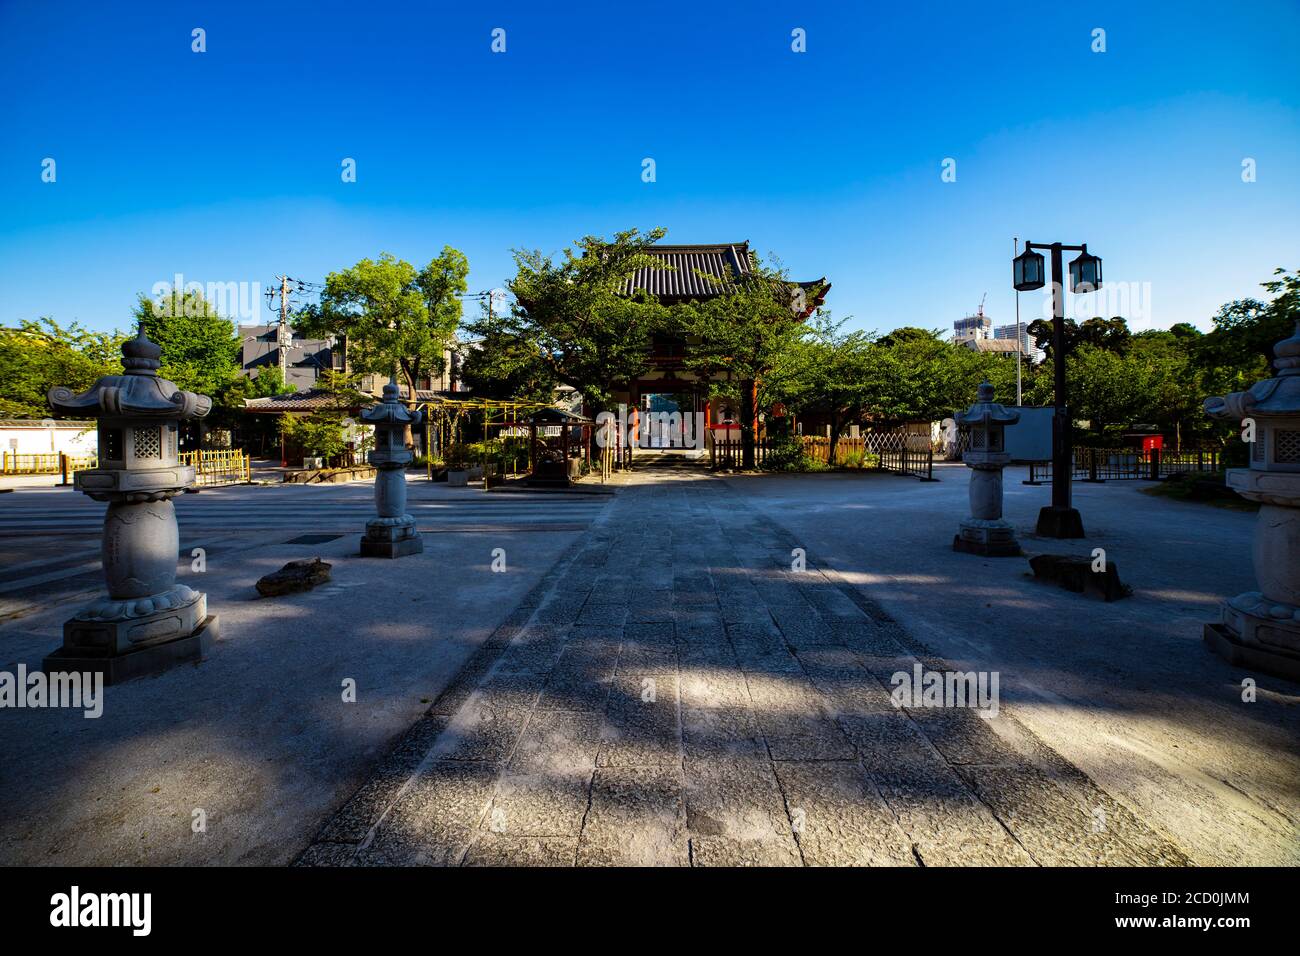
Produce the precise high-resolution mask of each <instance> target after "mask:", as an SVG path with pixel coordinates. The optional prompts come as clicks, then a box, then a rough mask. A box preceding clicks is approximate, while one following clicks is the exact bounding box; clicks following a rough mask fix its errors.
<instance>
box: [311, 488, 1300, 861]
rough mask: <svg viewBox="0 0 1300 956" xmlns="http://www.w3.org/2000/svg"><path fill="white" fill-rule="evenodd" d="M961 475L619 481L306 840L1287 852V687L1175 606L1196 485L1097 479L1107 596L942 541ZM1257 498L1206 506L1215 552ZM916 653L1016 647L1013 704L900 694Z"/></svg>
mask: <svg viewBox="0 0 1300 956" xmlns="http://www.w3.org/2000/svg"><path fill="white" fill-rule="evenodd" d="M942 477H943V478H944V479H946V480H945V482H944V483H941V484H930V485H919V484H918V483H916V482H915V481H914V480H910V479H896V478H892V477H888V476H875V475H855V476H843V477H840V476H806V477H791V478H786V477H770V478H740V479H732V480H729V481H723V480H720V479H716V478H710V477H708V476H707V475H706V474H704V473H702V472H698V471H694V470H690V469H680V468H679V469H678V470H676V471H673V472H656V471H654V470H649V471H641V472H638V473H637V474H635V475H633V476H631V477H630V478H626V479H624V480H625V481H626V487H625V488H624V490H623V491H622V493H621V494H620V495H619V497H618V498H617V499H616V500H615V502H614V503H613V505H612V506H611V508H610V510H609V511H607V512H606V513H605V514H604V515H602V517H601V519H600V520H599V521H598V523H597V524H596V525H595V526H594V527H593V529H592V532H591V533H590V534H589V535H588V536H586V537H585V538H584V540H583V542H581V543H580V545H578V546H577V547H576V548H575V551H574V553H572V554H571V555H569V556H568V557H567V559H566V560H565V561H563V562H561V563H560V564H558V565H557V566H556V567H555V568H554V569H553V570H552V571H551V572H550V573H549V574H548V575H547V576H546V577H545V578H544V579H543V580H542V582H541V583H540V584H539V585H538V587H536V588H534V589H533V591H532V592H531V593H530V595H529V597H528V599H527V601H526V602H525V605H524V607H523V608H522V609H521V611H520V614H519V616H518V618H517V619H516V620H515V621H513V622H510V623H508V624H507V625H505V626H503V627H502V628H499V629H498V631H497V632H496V633H494V634H493V635H492V637H491V638H490V639H489V640H488V641H487V642H486V643H485V644H484V645H483V646H482V647H481V648H480V650H479V652H477V653H476V654H475V656H474V658H473V659H472V660H471V662H470V664H469V666H467V668H466V669H465V670H464V671H463V672H462V673H461V675H459V676H458V678H457V680H456V681H455V682H454V683H453V684H452V685H450V686H449V687H448V688H447V690H446V691H445V692H444V693H443V695H442V696H440V698H439V699H438V700H437V701H436V702H435V704H434V706H433V707H431V708H430V709H429V711H428V713H427V714H426V715H425V716H424V717H423V718H422V719H421V720H420V721H419V722H417V723H416V724H415V725H413V726H412V728H411V729H410V731H409V732H408V734H407V736H406V737H405V738H404V740H403V741H402V743H401V744H400V745H399V746H398V747H397V748H395V749H394V751H392V752H391V753H390V754H389V755H388V756H387V757H386V758H385V759H384V760H383V761H382V762H381V764H380V765H379V767H378V769H377V770H376V772H375V774H374V775H373V776H372V777H371V779H370V780H369V782H367V784H366V785H365V786H364V787H363V788H361V790H359V791H358V793H357V794H356V795H355V796H354V797H353V799H352V800H350V801H349V802H348V804H347V805H346V806H345V807H344V808H343V810H342V811H341V812H340V813H339V814H338V815H337V816H336V817H335V818H334V819H333V820H331V821H330V823H328V824H327V825H326V826H325V828H324V829H323V830H322V831H321V832H320V834H318V836H317V839H316V840H315V841H314V842H313V843H312V845H311V846H310V847H309V848H308V849H307V851H306V853H305V854H304V855H303V858H302V860H301V862H302V863H303V864H305V865H393V864H399V865H404V864H434V865H476V864H503V863H510V864H520V863H523V864H550V865H573V864H578V865H589V864H592V865H600V864H611V863H613V864H662V865H719V864H721V865H737V864H760V865H762V864H772V865H787V864H788V865H799V864H805V865H819V864H869V865H918V864H921V865H951V864H1013V865H1033V864H1044V865H1094V864H1128V865H1150V864H1156V865H1186V864H1188V863H1194V862H1199V863H1217V862H1237V863H1282V862H1295V852H1296V841H1295V830H1294V821H1295V811H1296V803H1295V782H1296V780H1297V775H1296V773H1295V769H1296V760H1295V754H1294V751H1293V749H1292V748H1293V745H1294V735H1293V734H1294V729H1295V711H1294V707H1293V701H1294V697H1292V696H1290V695H1292V694H1294V691H1295V688H1294V687H1284V686H1279V685H1278V684H1277V683H1276V682H1271V681H1268V680H1267V679H1264V678H1262V677H1261V678H1260V686H1261V693H1260V701H1259V702H1257V703H1256V704H1253V705H1249V708H1248V707H1246V705H1239V704H1235V703H1234V701H1233V699H1232V697H1231V695H1230V693H1229V692H1230V691H1233V688H1234V687H1236V682H1237V680H1238V678H1239V675H1237V674H1236V673H1234V672H1233V671H1232V669H1231V668H1228V667H1227V666H1226V665H1224V664H1222V662H1219V661H1218V660H1217V658H1212V657H1209V656H1208V655H1207V654H1206V653H1205V652H1204V651H1203V649H1202V648H1201V647H1200V645H1199V630H1196V631H1194V634H1193V637H1192V638H1190V639H1187V640H1183V641H1181V643H1180V642H1178V641H1177V640H1175V639H1174V636H1173V635H1175V634H1176V633H1178V629H1177V627H1176V626H1175V623H1174V622H1173V621H1167V620H1165V619H1166V618H1168V617H1169V616H1170V615H1171V614H1172V615H1173V616H1174V617H1175V618H1187V619H1188V620H1193V619H1194V620H1195V621H1196V622H1198V626H1199V620H1201V619H1203V618H1204V617H1205V616H1206V615H1207V614H1210V613H1211V612H1212V604H1213V600H1214V599H1216V595H1213V594H1211V593H1209V592H1208V591H1198V590H1196V588H1197V582H1196V580H1195V579H1193V580H1188V579H1187V578H1186V576H1185V575H1184V576H1180V575H1179V569H1180V568H1183V567H1184V561H1183V560H1182V559H1181V557H1178V558H1175V557H1171V555H1172V553H1173V551H1174V549H1175V548H1176V547H1179V546H1180V545H1181V542H1182V540H1183V538H1184V537H1196V535H1189V534H1188V532H1187V531H1186V530H1184V529H1185V523H1184V522H1179V521H1176V520H1171V519H1170V517H1169V516H1175V517H1178V516H1181V515H1182V514H1184V512H1180V511H1178V510H1177V509H1179V508H1183V507H1193V506H1175V505H1172V504H1166V503H1163V502H1155V501H1149V500H1148V499H1146V498H1144V497H1135V495H1136V489H1133V488H1128V487H1124V486H1119V485H1115V486H1107V487H1104V488H1102V487H1093V488H1089V489H1088V490H1087V491H1086V493H1085V494H1084V495H1081V502H1080V504H1081V506H1082V507H1085V511H1084V514H1085V518H1087V517H1088V516H1089V515H1091V520H1092V533H1093V534H1094V536H1095V541H1096V542H1104V543H1105V545H1106V546H1108V547H1110V548H1112V549H1113V550H1114V551H1115V555H1114V557H1113V560H1117V561H1120V562H1121V564H1120V566H1121V569H1123V568H1124V567H1125V564H1124V561H1125V560H1131V562H1132V568H1133V573H1132V574H1130V577H1132V578H1134V579H1135V581H1136V583H1137V584H1138V585H1139V590H1138V593H1137V594H1136V595H1135V596H1134V597H1133V598H1132V599H1130V600H1129V601H1128V602H1125V603H1123V604H1117V605H1113V606H1105V605H1101V604H1097V603H1092V602H1090V601H1087V600H1086V599H1084V598H1082V597H1080V596H1075V595H1067V594H1065V593H1064V592H1060V593H1058V592H1056V591H1053V590H1051V589H1048V588H1046V587H1045V586H1040V585H1038V584H1034V583H1031V582H1029V581H1026V580H1023V578H1022V575H1023V570H1024V569H1025V567H1026V565H1025V564H1024V562H1023V559H1019V560H1016V559H1011V560H1003V561H983V560H981V559H977V558H976V559H970V558H964V557H959V556H957V555H953V554H951V552H950V551H947V550H946V549H947V548H949V547H950V546H951V537H952V529H953V528H955V524H956V520H957V518H958V517H959V516H960V515H961V513H962V499H963V498H964V495H965V472H964V471H963V470H957V469H953V470H950V471H946V472H945V473H944V474H943V475H942ZM1044 495H1045V489H1041V488H1040V489H1034V490H1032V491H1031V490H1029V489H1025V490H1024V491H1020V490H1013V492H1012V498H1013V502H1012V509H1011V511H1012V516H1013V518H1014V519H1015V520H1016V521H1017V522H1019V523H1023V522H1024V521H1025V520H1027V519H1026V517H1025V515H1026V514H1028V512H1027V511H1026V510H1025V509H1026V508H1031V507H1032V508H1033V509H1035V510H1036V507H1037V499H1038V498H1041V497H1043V496H1044ZM1103 500H1104V501H1105V502H1106V504H1097V502H1099V501H1103ZM1090 506H1091V507H1090ZM1148 508H1149V509H1151V511H1152V512H1153V513H1154V514H1155V515H1156V517H1155V518H1150V517H1142V518H1135V517H1133V516H1132V515H1133V513H1135V512H1136V511H1137V510H1138V509H1141V510H1142V511H1143V512H1144V513H1145V511H1146V509H1148ZM1170 509H1173V510H1170ZM890 512H893V513H890ZM886 513H889V514H888V516H887V517H886ZM1185 514H1187V515H1188V516H1195V515H1199V514H1200V512H1198V511H1192V512H1186V513H1185ZM1125 515H1130V517H1128V518H1126V517H1124V516H1125ZM1249 520H1250V516H1242V515H1235V514H1228V513H1222V512H1213V511H1212V512H1210V513H1209V514H1207V515H1205V516H1204V522H1205V524H1207V525H1210V526H1211V527H1212V529H1213V530H1212V531H1210V533H1209V537H1210V538H1211V539H1212V540H1214V541H1217V554H1218V555H1220V556H1223V555H1231V554H1233V553H1234V552H1240V549H1241V548H1243V547H1244V546H1245V545H1246V542H1247V539H1248V525H1249ZM787 528H788V529H790V530H787ZM941 528H942V529H946V530H944V535H946V539H945V537H944V535H940V536H939V537H937V538H936V537H935V535H936V534H938V532H939V531H940V530H941ZM891 532H892V533H891ZM1218 532H1221V533H1222V534H1221V535H1218ZM1216 535H1217V536H1216ZM1138 539H1142V541H1141V544H1138V543H1137V541H1138ZM931 542H936V543H934V544H932V543H931ZM1029 543H1031V544H1032V542H1029ZM1057 544H1058V543H1057V542H1053V545H1054V546H1055V545H1057ZM1076 546H1077V545H1076ZM795 548H804V549H805V550H806V551H807V559H808V564H807V567H806V568H805V569H802V570H795V569H792V565H791V560H792V552H793V550H794V549H795ZM1139 548H1141V549H1142V550H1141V551H1140V552H1139ZM882 554H883V555H885V556H884V557H881V555H882ZM1157 559H1159V561H1160V562H1161V564H1160V566H1159V568H1157V567H1154V566H1153V564H1154V562H1155V561H1156V560H1157ZM1144 562H1145V563H1144ZM878 565H883V566H885V567H886V568H888V569H889V570H888V571H887V572H882V571H880V570H879V568H878ZM1238 577H1242V576H1241V575H1240V574H1239V575H1238ZM1216 580H1217V579H1216ZM1224 581H1225V582H1227V577H1226V576H1225V578H1224ZM1245 583H1248V582H1247V581H1245V578H1244V577H1242V586H1245ZM1144 585H1145V587H1144ZM1232 586H1234V587H1235V584H1234V585H1232ZM1225 593H1226V592H1225ZM1219 596H1221V595H1219ZM1151 604H1154V606H1148V605H1151ZM922 607H923V608H925V611H924V612H922V611H920V610H918V609H919V608H922ZM895 609H898V611H899V614H897V615H896V614H895V613H894V610H895ZM995 609H996V610H995ZM1179 609H1181V610H1179ZM1175 612H1176V613H1175ZM525 615H527V616H526V617H525ZM1004 618H1005V621H1004ZM1121 622H1122V623H1123V625H1124V626H1122V627H1121V626H1119V625H1120V624H1121ZM1083 635H1087V636H1088V640H1087V641H1083V640H1082V639H1081V638H1082V636H1083ZM1137 642H1142V643H1141V645H1140V649H1141V650H1142V652H1143V653H1140V654H1139V653H1136V652H1135V644H1136V643H1137ZM1153 645H1154V647H1156V648H1159V651H1158V653H1155V654H1153V653H1151V651H1152V650H1153ZM949 653H951V654H952V655H953V656H952V657H951V658H950V659H946V654H949ZM1035 654H1037V655H1041V656H1034V655H1035ZM917 666H920V667H922V668H924V669H925V670H926V671H930V672H933V671H944V672H946V671H951V670H953V669H961V670H979V671H985V672H987V671H988V670H990V669H994V668H997V669H1000V670H1001V671H1002V674H1001V677H1002V684H1001V686H1002V695H1003V697H1002V702H1001V707H1000V710H999V712H998V713H997V714H996V715H995V716H992V717H990V718H988V719H985V718H983V717H981V716H978V715H977V714H976V712H975V711H974V710H972V709H967V708H959V707H942V708H930V707H926V706H923V703H922V702H911V703H910V705H909V706H908V707H907V708H905V709H902V710H900V709H898V708H896V707H895V706H894V705H893V702H891V700H890V689H891V687H892V685H893V678H894V675H896V674H898V673H900V672H902V673H911V672H912V670H913V668H915V667H917ZM1177 674H1190V675H1197V674H1199V678H1198V677H1192V676H1185V677H1183V678H1181V679H1180V681H1179V682H1178V683H1173V679H1172V675H1177ZM1107 682H1109V685H1111V686H1109V687H1107V686H1103V685H1106V684H1107ZM1088 692H1091V694H1092V695H1093V696H1092V697H1085V698H1084V699H1079V696H1078V695H1079V694H1080V693H1088ZM1216 695H1219V696H1216ZM1252 708H1253V709H1252ZM1153 721H1161V722H1163V725H1164V727H1165V728H1166V729H1165V731H1164V732H1165V734H1166V736H1163V737H1162V736H1160V734H1159V733H1157V732H1156V729H1155V725H1154V723H1153ZM1211 722H1217V726H1213V727H1208V726H1206V725H1207V724H1209V723H1211ZM1198 727H1199V728H1200V733H1201V736H1200V737H1199V738H1197V737H1196V733H1197V730H1196V728H1198ZM1174 728H1177V733H1176V734H1175V733H1174ZM1184 748H1186V750H1187V752H1188V757H1184V756H1182V755H1181V754H1180V750H1183V749H1184ZM1215 780H1218V781H1219V782H1217V783H1216V782H1215ZM1161 786H1163V787H1164V788H1165V789H1166V792H1167V793H1168V794H1169V799H1167V800H1166V801H1164V802H1161V801H1160V800H1159V799H1158V793H1157V788H1158V787H1161ZM1216 830H1217V832H1213V831H1216Z"/></svg>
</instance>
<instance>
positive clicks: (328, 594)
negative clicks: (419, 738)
mask: <svg viewBox="0 0 1300 956" xmlns="http://www.w3.org/2000/svg"><path fill="white" fill-rule="evenodd" d="M410 499H411V500H410V509H409V510H410V511H411V512H412V514H414V515H415V516H416V517H417V519H418V521H419V526H420V528H421V531H422V532H423V536H424V542H425V551H424V553H423V554H421V555H418V556H411V557H406V558H402V559H399V560H396V561H385V560H382V559H362V558H360V557H357V556H356V552H357V543H358V540H359V538H360V534H361V531H362V530H363V528H364V524H365V520H366V518H367V517H368V516H369V515H370V514H372V513H373V505H372V502H373V485H372V484H371V483H370V482H362V483H356V484H351V485H329V486H286V487H267V488H258V487H232V488H220V489H205V490H204V491H203V492H202V493H200V494H197V495H184V496H182V497H180V498H179V499H177V502H176V507H177V514H178V517H179V523H180V526H181V544H182V548H181V555H182V560H181V565H180V567H181V573H180V577H179V580H181V581H183V582H184V583H187V584H189V585H191V586H192V587H195V588H198V589H201V590H203V591H205V592H207V595H208V609H209V612H210V613H216V614H218V615H220V619H221V640H220V642H219V643H218V644H217V646H216V648H215V649H214V650H213V652H212V653H211V655H210V657H209V658H208V659H207V660H205V661H204V662H202V663H201V664H197V665H184V666H181V667H179V668H176V669H173V670H171V671H168V672H167V673H164V674H162V675H159V676H156V677H149V678H144V679H141V680H137V681H133V682H130V683H127V684H123V685H120V686H117V687H110V688H107V689H106V690H105V698H106V699H105V704H104V713H103V716H101V717H99V718H98V719H86V718H84V717H83V716H82V712H81V711H79V710H78V711H71V710H56V709H39V710H37V709H23V710H12V709H4V710H0V752H3V753H4V760H3V761H0V863H2V864H33V863H57V864H91V865H100V864H105V865H106V864H145V863H149V864H207V863H219V864H235V863H251V864H282V863H287V862H289V861H291V860H292V859H293V858H294V857H295V856H296V855H297V854H298V853H300V852H301V849H302V847H303V846H305V845H306V844H307V843H308V842H309V841H310V839H311V838H312V836H313V834H314V833H315V832H316V831H317V830H318V829H319V827H320V825H321V822H322V820H324V819H326V818H327V817H328V816H329V815H330V814H332V813H333V812H334V811H335V810H337V808H338V807H339V806H340V805H341V804H342V803H343V802H344V801H345V800H346V799H347V798H348V797H349V796H350V795H351V794H352V793H353V792H354V791H355V790H356V789H357V788H358V787H359V786H360V785H361V783H362V782H363V781H364V780H365V779H366V777H367V776H368V775H369V773H370V771H371V770H372V768H373V766H374V765H375V763H376V762H377V761H378V760H379V758H380V757H381V756H382V755H383V754H384V753H385V752H386V751H387V750H388V749H389V748H390V747H391V745H392V743H393V741H394V740H395V739H396V738H397V737H398V736H400V734H401V733H402V732H403V731H404V730H405V729H406V728H407V727H408V726H410V724H411V723H412V722H414V721H415V720H417V719H418V718H419V717H420V715H421V714H422V713H423V712H424V711H425V710H427V708H428V707H429V704H430V703H431V702H432V701H433V700H434V699H435V698H436V697H437V696H438V695H439V693H440V692H441V691H442V690H443V689H444V687H445V686H446V685H447V683H448V682H449V681H450V680H451V679H452V677H453V676H454V675H455V674H456V673H457V672H458V671H459V670H461V668H462V666H463V665H464V663H465V661H466V660H467V659H469V658H470V657H471V656H472V654H473V653H474V652H475V650H476V649H477V648H478V647H479V646H480V645H481V644H482V643H483V642H484V641H485V640H486V639H487V637H488V636H489V635H490V634H491V633H492V632H493V630H494V629H495V628H496V627H497V626H498V625H500V624H501V623H502V622H503V621H507V620H509V619H510V615H511V614H512V612H513V610H514V608H515V606H516V605H517V604H518V603H519V602H520V601H521V600H522V599H523V597H524V595H525V594H526V593H527V592H528V591H529V589H530V588H531V587H533V585H534V584H535V583H536V582H537V581H538V580H539V579H540V578H541V576H542V575H543V574H545V573H546V571H547V570H548V569H549V568H550V566H551V565H552V563H553V562H554V561H555V560H556V558H557V556H559V555H561V554H562V553H564V551H565V549H566V548H568V547H569V546H570V545H571V544H572V543H573V542H574V541H575V540H577V539H578V538H579V536H580V532H581V530H582V529H583V528H585V527H587V525H588V524H589V523H590V521H591V520H592V518H593V517H595V516H596V515H597V514H598V513H599V512H600V510H601V509H602V508H603V507H604V506H605V504H606V503H607V501H608V499H607V498H584V499H572V500H566V499H562V500H559V501H557V500H556V499H554V498H550V497H540V496H520V495H516V496H509V497H507V496H494V495H485V494H484V493H483V492H482V491H481V490H476V489H473V488H468V489H451V488H447V487H446V486H445V485H435V484H431V483H427V482H423V481H413V482H411V484H410ZM103 509H104V506H103V505H102V504H99V503H96V502H93V501H90V500H89V499H86V498H85V497H84V496H82V495H80V494H76V493H75V492H73V491H71V490H68V489H53V488H49V487H38V488H34V489H33V488H25V489H20V490H17V491H15V492H13V493H11V494H6V495H4V496H3V499H2V501H0V669H3V670H6V671H9V672H11V673H12V672H14V671H15V669H16V667H17V665H18V664H20V663H22V664H25V665H26V666H27V667H28V668H29V669H38V668H39V667H40V662H41V659H42V658H43V657H44V656H45V655H46V654H47V653H49V652H50V651H51V650H53V649H54V648H56V647H58V646H59V644H60V643H61V640H62V637H61V628H62V624H63V621H64V620H65V619H67V618H68V617H70V616H71V615H72V614H73V613H74V612H75V610H76V609H77V608H78V607H80V606H81V605H82V604H84V603H87V602H88V601H89V599H90V598H91V597H92V596H93V595H94V594H96V593H97V592H98V591H99V590H100V589H101V587H102V580H101V578H100V573H99V570H98V537H97V535H98V528H99V525H100V522H101V521H102V516H103ZM311 532H314V533H324V535H325V537H327V538H328V537H329V536H330V534H337V535H340V536H339V537H334V538H332V539H331V540H326V541H324V542H320V543H307V544H294V543H291V539H293V538H295V537H297V536H299V535H301V534H303V533H311ZM194 547H203V548H204V549H205V550H206V564H207V567H206V571H204V572H203V573H195V572H194V571H193V570H192V568H191V562H192V558H191V556H190V555H191V550H192V548H194ZM495 548H502V549H504V552H505V559H506V571H505V573H494V572H493V571H492V570H491V562H492V557H493V555H492V552H493V549H495ZM317 555H319V556H320V557H322V558H323V559H324V560H326V561H329V562H331V563H332V564H333V565H334V567H333V578H332V580H331V581H330V582H329V583H328V584H326V585H323V586H321V587H318V588H317V589H316V590H315V591H312V592H310V593H306V594H299V595H292V596H287V597H281V598H272V599H261V598H259V597H258V596H257V594H256V591H255V590H254V588H253V584H254V582H255V581H256V580H257V579H258V578H259V577H260V576H262V575H263V574H266V573H268V572H270V571H272V570H275V569H277V568H279V567H280V566H282V565H283V564H284V563H285V562H287V561H289V560H292V559H294V558H302V557H312V556H317ZM349 678H350V679H352V680H354V681H355V682H356V702H355V703H345V702H344V701H343V699H342V696H343V682H344V681H345V680H346V679H349ZM196 810H203V811H204V812H205V815H206V824H207V829H206V832H205V833H199V834H196V833H194V832H192V826H191V824H192V820H193V819H194V812H195V811H196Z"/></svg>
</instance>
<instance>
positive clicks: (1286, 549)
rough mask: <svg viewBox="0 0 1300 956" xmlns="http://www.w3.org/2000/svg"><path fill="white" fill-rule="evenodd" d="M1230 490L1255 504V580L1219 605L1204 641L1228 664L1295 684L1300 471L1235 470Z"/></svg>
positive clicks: (1298, 669)
mask: <svg viewBox="0 0 1300 956" xmlns="http://www.w3.org/2000/svg"><path fill="white" fill-rule="evenodd" d="M1228 484H1229V486H1230V487H1232V488H1234V489H1236V491H1237V492H1238V493H1239V494H1240V495H1241V496H1242V497H1243V498H1246V499H1248V500H1250V501H1256V502H1258V503H1259V505H1260V509H1259V516H1258V517H1257V518H1256V519H1255V522H1256V530H1255V547H1254V552H1255V554H1254V564H1255V578H1256V580H1258V581H1259V583H1260V585H1261V586H1262V588H1263V590H1262V591H1247V592H1245V593H1244V594H1238V595H1237V596H1236V597H1234V598H1229V599H1228V600H1227V601H1224V602H1223V604H1221V605H1220V621H1219V622H1218V623H1214V624H1206V625H1205V628H1204V631H1203V637H1204V640H1205V643H1206V644H1208V645H1209V646H1210V648H1211V649H1212V650H1214V651H1215V653H1217V654H1218V655H1219V656H1220V657H1223V658H1224V659H1226V660H1227V661H1228V663H1230V664H1236V665H1238V666H1244V667H1252V668H1256V669H1258V670H1261V671H1265V672H1267V673H1270V674H1276V675H1278V676H1280V677H1287V678H1290V679H1291V680H1294V681H1300V562H1297V561H1296V557H1295V556H1296V555H1297V554H1300V508H1297V507H1295V504H1296V502H1300V473H1296V472H1289V473H1288V472H1281V473H1279V472H1268V471H1257V470H1251V469H1245V468H1242V469H1234V470H1233V471H1230V472H1228Z"/></svg>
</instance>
